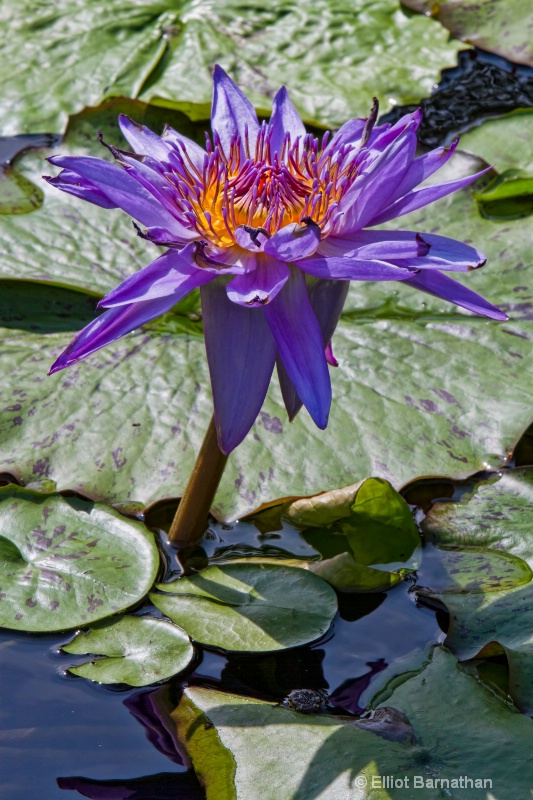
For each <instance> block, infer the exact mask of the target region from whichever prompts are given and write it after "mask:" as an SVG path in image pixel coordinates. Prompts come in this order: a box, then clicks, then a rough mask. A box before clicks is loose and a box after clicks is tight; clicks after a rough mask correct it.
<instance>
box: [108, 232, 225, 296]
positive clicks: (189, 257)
mask: <svg viewBox="0 0 533 800" xmlns="http://www.w3.org/2000/svg"><path fill="white" fill-rule="evenodd" d="M195 249H196V248H195V247H194V245H188V246H187V247H185V248H184V249H183V250H181V251H179V250H167V252H166V253H163V255H162V256H160V257H159V258H157V259H156V260H155V261H153V262H152V263H151V264H148V266H147V267H144V269H141V270H140V271H139V272H136V273H135V275H131V276H130V277H129V278H126V280H125V281H122V283H121V284H120V285H119V286H117V287H116V288H115V289H113V290H112V291H111V292H109V294H108V295H106V297H104V299H103V300H100V302H99V303H98V305H99V306H101V307H102V308H111V307H113V306H121V305H126V304H127V303H143V302H146V301H147V300H155V299H156V298H158V297H167V296H170V295H172V296H173V298H174V300H173V302H174V303H177V302H178V301H179V300H181V299H182V298H183V297H185V296H186V295H187V294H189V292H192V290H193V289H196V288H197V287H198V286H202V285H203V284H204V283H209V281H212V280H213V279H214V278H215V277H216V275H215V274H213V272H210V271H207V270H203V269H200V267H199V266H198V264H197V263H196V261H195V260H194V253H195Z"/></svg>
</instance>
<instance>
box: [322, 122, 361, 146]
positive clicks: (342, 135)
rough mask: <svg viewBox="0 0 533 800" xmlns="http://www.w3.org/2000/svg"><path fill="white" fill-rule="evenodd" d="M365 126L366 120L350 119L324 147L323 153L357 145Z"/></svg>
mask: <svg viewBox="0 0 533 800" xmlns="http://www.w3.org/2000/svg"><path fill="white" fill-rule="evenodd" d="M365 126H366V119H350V120H348V122H345V123H344V125H342V126H341V127H340V128H339V130H338V131H337V133H336V134H335V136H334V137H333V138H332V139H331V141H330V142H329V144H328V145H327V147H326V150H325V152H328V153H329V152H333V151H334V150H338V149H339V147H342V145H347V144H357V143H358V142H359V141H360V139H361V136H362V135H363V131H364V129H365Z"/></svg>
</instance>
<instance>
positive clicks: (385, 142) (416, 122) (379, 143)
mask: <svg viewBox="0 0 533 800" xmlns="http://www.w3.org/2000/svg"><path fill="white" fill-rule="evenodd" d="M421 122H422V109H420V108H417V109H416V111H413V112H412V113H411V114H404V116H403V117H401V118H400V119H399V120H398V122H396V123H395V124H394V125H392V126H391V127H389V128H387V129H386V130H384V131H380V134H379V135H378V136H376V138H375V139H374V141H372V142H371V143H370V144H371V147H372V149H375V150H379V151H383V150H384V149H385V148H386V147H388V146H389V145H390V144H392V142H394V140H395V139H397V138H398V137H399V136H401V134H403V133H404V132H405V131H406V130H407V129H409V130H411V131H413V132H415V133H416V131H417V130H418V128H419V127H420V123H421ZM370 144H369V146H370Z"/></svg>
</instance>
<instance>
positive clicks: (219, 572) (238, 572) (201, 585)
mask: <svg viewBox="0 0 533 800" xmlns="http://www.w3.org/2000/svg"><path fill="white" fill-rule="evenodd" d="M157 588H158V589H159V590H160V591H161V592H165V594H155V593H154V594H152V595H150V599H151V600H152V602H153V603H154V605H155V606H157V608H159V609H160V610H161V611H162V612H163V613H164V614H166V615H167V616H168V617H169V618H170V619H171V620H172V621H173V622H176V623H177V624H178V625H180V626H181V627H182V628H183V629H184V630H185V631H187V633H188V634H189V636H190V637H191V639H193V640H194V641H197V642H201V643H202V644H206V645H210V646H211V647H220V648H222V649H224V650H237V651H246V652H266V651H270V650H283V649H285V648H287V647H297V646H298V645H302V644H307V643H308V642H312V641H314V640H315V639H318V638H320V636H322V635H323V634H324V633H325V632H326V631H327V630H328V628H329V626H330V624H331V621H332V620H333V617H334V616H335V614H336V612H337V599H336V596H335V592H334V591H333V589H332V588H331V587H330V586H328V584H327V583H325V582H324V581H323V580H321V579H320V578H318V577H317V576H316V575H313V574H311V573H310V572H307V571H306V570H303V569H298V568H295V567H285V566H277V565H273V564H268V565H255V564H254V565H250V564H238V563H237V564H224V565H221V566H212V567H208V568H207V569H203V570H201V571H200V572H198V573H197V574H196V575H193V576H191V577H183V578H179V579H178V580H176V581H173V582H172V583H163V584H159V585H158V586H157Z"/></svg>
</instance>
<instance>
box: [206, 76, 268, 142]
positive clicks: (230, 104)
mask: <svg viewBox="0 0 533 800" xmlns="http://www.w3.org/2000/svg"><path fill="white" fill-rule="evenodd" d="M213 80H214V83H215V85H214V90H213V110H212V112H211V127H212V128H213V133H216V134H217V136H218V138H219V140H220V144H221V147H222V150H223V151H224V153H225V155H226V156H228V157H229V154H230V148H231V143H232V141H233V140H234V139H235V136H236V135H238V136H240V139H241V143H242V145H243V146H244V142H246V140H248V149H249V153H250V154H251V155H252V157H253V154H254V152H255V142H256V139H257V133H258V131H259V123H258V121H257V114H256V113H255V109H254V107H253V105H252V104H251V103H250V101H249V100H248V98H247V97H246V96H245V95H244V94H243V93H242V92H241V90H240V89H239V88H238V86H237V85H236V84H235V83H233V81H232V80H231V78H230V77H229V75H226V73H225V72H224V70H223V69H222V67H219V66H218V65H217V66H216V67H215V71H214V73H213ZM241 153H242V154H243V155H246V148H244V147H243V149H242V150H241Z"/></svg>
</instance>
